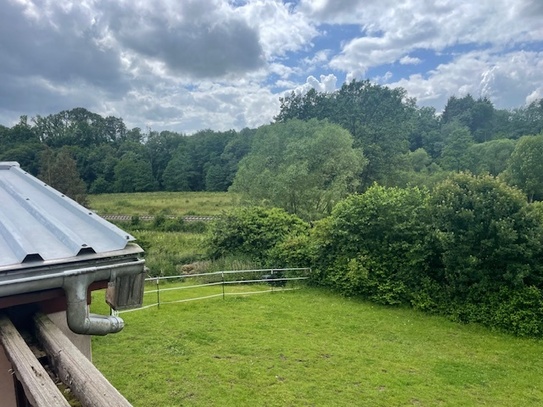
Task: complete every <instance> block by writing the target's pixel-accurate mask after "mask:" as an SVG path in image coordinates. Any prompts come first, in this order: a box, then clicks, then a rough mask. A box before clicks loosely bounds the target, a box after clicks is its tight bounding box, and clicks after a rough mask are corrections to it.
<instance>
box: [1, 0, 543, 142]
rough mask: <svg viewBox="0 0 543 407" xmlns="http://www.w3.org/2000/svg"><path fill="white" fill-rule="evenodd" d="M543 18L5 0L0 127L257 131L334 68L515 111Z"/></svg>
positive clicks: (533, 4) (427, 6)
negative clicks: (34, 121) (56, 121)
mask: <svg viewBox="0 0 543 407" xmlns="http://www.w3.org/2000/svg"><path fill="white" fill-rule="evenodd" d="M542 17H543V2H541V1H540V0H479V1H477V2H472V1H467V0H440V1H439V2H437V1H433V0H405V1H402V2H400V3H398V2H397V1H395V0H343V1H335V0H299V1H296V2H292V1H290V0H243V1H237V0H183V1H178V0H155V1H152V2H151V1H144V0H117V1H115V2H111V1H108V0H78V1H75V0H4V1H3V2H2V4H1V5H0V56H1V61H2V63H0V123H1V124H6V125H12V124H13V123H14V121H16V120H17V119H18V116H19V115H23V114H24V115H29V116H33V115H36V114H41V115H45V114H51V113H56V112H58V111H60V110H65V109H71V108H74V107H85V108H87V109H89V110H92V111H94V112H96V113H99V114H102V115H115V116H118V117H122V118H123V119H124V120H125V122H126V123H127V125H128V126H130V127H134V126H137V127H141V128H142V129H145V128H146V127H148V126H149V127H151V128H153V129H156V130H160V129H168V130H174V131H182V132H194V131H197V130H199V129H203V128H213V129H217V130H225V129H228V128H242V127H246V126H249V127H256V126H259V125H261V124H265V123H268V122H269V121H270V120H272V119H273V117H274V116H275V115H276V114H277V113H278V110H279V96H281V95H282V94H283V92H284V90H285V89H290V90H294V91H296V92H298V93H300V94H302V93H304V92H307V91H308V90H309V89H316V90H318V91H320V92H332V91H334V90H336V89H337V87H338V86H341V84H339V85H338V77H339V78H341V81H342V80H343V79H344V78H346V80H350V79H353V78H364V77H371V78H372V80H374V81H377V82H378V83H387V84H389V85H390V81H392V80H394V83H393V85H394V86H403V87H404V88H406V89H407V91H408V93H409V95H410V96H415V97H417V98H418V100H419V103H421V104H426V105H428V104H430V105H432V106H435V107H436V108H438V109H442V108H443V106H444V104H445V103H446V100H447V98H448V97H449V96H450V95H453V94H454V95H463V94H465V93H467V92H470V93H472V94H473V95H474V96H479V95H482V96H488V97H490V98H491V100H493V101H494V102H495V103H496V104H497V105H498V106H500V107H514V106H518V105H520V104H523V103H526V102H530V101H532V100H535V99H537V98H540V97H542V95H543V85H542V83H543V77H542V74H541V73H540V72H543V69H542V68H543V66H542V65H541V61H542V60H543V54H542V52H541V51H540V50H541V49H542V48H541V46H542V43H543V25H542V24H541V18H542ZM437 56H439V60H437V59H436V58H437ZM435 61H437V62H435ZM323 73H325V74H323Z"/></svg>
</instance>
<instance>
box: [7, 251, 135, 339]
mask: <svg viewBox="0 0 543 407" xmlns="http://www.w3.org/2000/svg"><path fill="white" fill-rule="evenodd" d="M144 263H145V260H140V259H137V260H133V261H129V262H124V263H120V264H107V265H103V266H94V267H83V268H75V269H68V270H64V271H58V272H55V273H48V274H43V273H37V274H34V275H29V276H25V277H22V278H14V279H10V280H4V281H0V297H2V296H8V295H16V294H23V293H30V292H36V291H42V290H49V289H54V288H62V289H63V290H64V292H65V293H66V298H67V309H66V319H67V322H68V326H69V327H70V329H71V330H72V331H73V332H75V333H78V334H82V335H107V334H108V333H115V332H119V331H120V330H121V329H123V327H124V322H123V320H122V319H121V318H119V317H116V316H103V315H95V314H89V312H88V306H87V292H88V288H89V285H90V284H91V283H93V282H95V281H104V280H106V281H114V280H115V279H116V278H117V277H123V276H130V275H136V274H140V273H143V272H144Z"/></svg>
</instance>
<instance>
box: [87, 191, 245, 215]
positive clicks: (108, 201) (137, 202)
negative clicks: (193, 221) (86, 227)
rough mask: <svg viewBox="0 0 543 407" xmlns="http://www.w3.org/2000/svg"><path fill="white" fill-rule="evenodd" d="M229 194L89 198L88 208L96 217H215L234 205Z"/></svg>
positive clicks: (149, 194) (124, 195)
mask: <svg viewBox="0 0 543 407" xmlns="http://www.w3.org/2000/svg"><path fill="white" fill-rule="evenodd" d="M237 200H238V198H237V195H235V194H231V193H228V192H145V193H143V192H142V193H130V194H100V195H90V196H89V207H90V208H91V209H93V210H95V211H96V212H97V213H98V214H99V215H130V216H136V215H139V216H143V215H158V214H162V215H173V216H185V215H201V216H213V215H218V214H220V213H221V212H222V211H224V210H228V209H230V208H232V207H233V206H235V205H236V204H237Z"/></svg>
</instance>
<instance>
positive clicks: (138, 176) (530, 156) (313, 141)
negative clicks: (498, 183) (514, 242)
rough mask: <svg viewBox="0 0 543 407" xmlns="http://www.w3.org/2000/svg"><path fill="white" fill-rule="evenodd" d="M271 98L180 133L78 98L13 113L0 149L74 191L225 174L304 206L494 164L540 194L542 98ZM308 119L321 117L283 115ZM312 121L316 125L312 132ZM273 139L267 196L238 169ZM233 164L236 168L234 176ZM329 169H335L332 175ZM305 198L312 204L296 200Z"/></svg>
mask: <svg viewBox="0 0 543 407" xmlns="http://www.w3.org/2000/svg"><path fill="white" fill-rule="evenodd" d="M280 101H281V109H280V112H279V114H278V115H277V117H275V119H274V122H273V123H271V124H269V125H265V126H262V127H260V128H258V129H248V128H247V129H243V130H241V131H234V130H230V131H225V132H218V131H212V130H202V131H199V132H197V133H195V134H193V135H190V136H189V135H186V134H182V133H176V132H171V131H161V132H156V131H152V130H147V131H142V130H141V129H140V128H133V129H128V128H127V127H126V126H125V124H124V122H123V120H122V119H121V118H116V117H112V116H109V117H105V118H104V117H102V116H100V115H98V114H95V113H92V112H89V111H88V110H86V109H83V108H75V109H72V110H68V111H62V112H60V113H57V114H52V115H49V116H45V117H42V116H36V117H33V118H31V119H29V118H28V117H26V116H23V117H21V118H20V121H19V123H17V124H16V125H14V126H13V127H11V128H8V127H5V126H0V146H2V150H1V151H0V160H9V161H18V162H19V163H20V164H21V166H22V167H23V168H24V169H25V170H27V171H29V172H30V173H32V174H34V175H38V176H40V177H41V178H42V179H44V180H45V181H46V182H48V183H49V184H51V185H53V186H57V187H59V189H61V190H62V189H67V188H68V190H65V191H63V192H65V193H67V194H68V195H71V196H75V197H80V199H84V195H85V194H86V193H111V192H145V191H156V190H167V191H226V190H228V188H230V187H231V186H232V184H233V183H234V185H235V186H234V189H235V190H238V191H239V192H241V193H242V194H245V196H246V197H247V198H250V199H251V200H253V201H254V200H255V198H258V199H260V200H261V201H264V202H266V201H273V200H275V199H282V200H283V201H284V203H283V204H282V206H284V207H285V206H287V207H288V208H289V210H290V211H292V212H294V213H300V214H303V216H305V217H315V216H317V217H318V216H323V215H324V214H327V213H329V212H330V210H331V208H332V206H333V204H334V203H335V202H336V201H337V200H338V197H342V196H343V195H344V194H345V193H347V192H352V191H358V192H362V191H365V190H366V189H367V188H369V187H370V186H371V185H372V184H373V183H374V182H377V183H379V184H380V185H384V186H407V185H419V186H420V185H432V184H434V183H436V182H438V181H439V180H442V179H444V178H445V177H446V175H447V174H448V173H450V172H459V171H466V170H468V171H471V172H472V173H474V174H482V173H489V174H491V175H494V176H497V175H500V174H503V176H504V177H505V178H506V179H507V180H508V182H510V183H512V184H514V185H517V186H518V187H520V188H521V189H523V190H524V191H525V193H526V194H527V196H528V197H529V199H531V200H539V199H542V198H543V180H542V179H541V177H543V175H542V174H543V171H541V170H540V169H539V168H540V167H541V165H543V164H542V161H543V160H540V159H539V157H541V155H540V151H541V147H539V144H540V143H541V141H540V140H539V139H538V138H534V136H535V135H538V134H540V133H541V132H542V130H543V100H537V101H534V102H532V103H530V104H529V105H526V106H522V107H519V108H516V109H512V110H499V109H496V108H495V107H494V106H493V104H492V103H491V102H490V101H489V100H488V99H486V98H479V99H474V98H473V97H472V96H471V95H466V96H464V97H460V98H459V97H455V96H453V97H450V98H449V100H448V102H447V104H446V106H445V107H444V110H443V112H442V114H437V112H436V110H435V109H433V108H429V107H418V106H417V105H416V103H415V100H413V99H412V98H409V97H408V95H407V93H406V91H405V90H403V89H402V88H395V89H390V88H388V87H386V86H381V85H378V84H373V83H371V82H369V81H356V80H354V81H352V82H350V83H346V84H344V85H343V86H342V87H341V88H340V89H339V90H337V91H335V92H332V93H323V92H317V91H315V90H310V91H309V92H308V93H306V94H304V95H298V94H295V93H292V94H290V95H288V96H285V97H284V98H281V99H280ZM311 119H314V120H317V121H319V123H321V122H327V123H328V124H326V125H322V124H289V122H291V121H292V120H298V121H301V122H303V123H309V122H310V120H311ZM334 126H337V127H334ZM317 130H319V134H320V136H318V137H315V138H313V137H312V135H313V134H316V131H317ZM324 133H326V134H324ZM523 136H530V138H529V139H527V138H525V139H523ZM272 138H275V139H276V143H275V146H276V147H277V146H279V145H281V146H282V147H281V148H284V149H286V150H284V151H283V156H282V158H281V162H280V163H279V162H277V163H268V164H270V168H271V169H272V170H270V171H271V172H268V175H269V176H268V179H267V180H264V179H263V178H262V179H261V180H260V181H261V183H260V186H261V188H260V190H261V191H262V190H264V188H262V185H265V184H266V183H267V182H268V186H271V185H272V184H273V188H271V189H270V188H268V191H272V190H273V191H275V196H272V197H270V196H267V195H266V194H261V193H260V192H261V191H260V192H259V191H257V190H256V189H255V188H254V184H255V182H252V184H253V187H251V186H250V185H249V184H251V182H249V181H250V179H248V178H251V177H253V178H254V171H257V165H256V164H255V163H256V162H257V158H255V156H258V155H260V156H262V155H263V154H269V153H271V152H272V150H273V145H272V142H271V141H270V140H271V139H272ZM287 150H288V151H287ZM351 150H352V151H351ZM515 150H517V151H515ZM538 151H539V153H538ZM249 153H254V154H252V158H251V156H250V155H249ZM538 154H539V155H538ZM332 156H333V157H334V158H333V159H332V158H331V157H332ZM343 156H347V157H348V159H346V160H342V159H341V157H343ZM308 157H313V161H311V160H310V159H308ZM244 158H246V159H245V160H244V161H242V160H243V159H244ZM324 161H326V163H321V162H324ZM321 164H322V165H321ZM238 168H241V169H242V171H241V174H240V176H239V177H238V178H239V180H238V181H236V182H234V180H235V179H236V174H238ZM274 168H275V169H274ZM258 171H260V172H261V173H262V171H261V169H260V170H258ZM243 174H245V175H243ZM289 174H290V175H289ZM300 174H306V175H307V176H306V177H301V175H300ZM309 174H311V176H312V178H313V179H312V180H309V178H310V176H309ZM337 174H343V175H344V176H343V179H341V180H340V179H335V178H334V177H335V176H336V175H337ZM272 178H275V179H276V181H275V182H272ZM317 181H318V182H320V185H317V184H316V183H318V182H317ZM321 181H322V182H321ZM270 182H272V184H269V183H270ZM305 182H307V183H309V184H311V185H312V187H311V188H307V190H306V191H304V192H303V193H302V194H300V193H299V194H296V193H295V192H293V190H292V188H291V189H289V188H288V185H292V186H296V185H297V186H300V185H305V184H304V183H305ZM236 185H237V186H236ZM278 190H281V191H279V192H277V191H278ZM315 190H318V191H321V192H322V191H328V194H327V196H325V195H326V194H325V193H324V192H323V193H315ZM330 191H332V192H330ZM288 194H290V195H291V197H290V198H288ZM304 194H305V195H304ZM307 197H309V199H310V200H312V207H311V208H304V207H301V206H300V205H301V203H302V202H305V201H306V200H307ZM302 206H303V204H302Z"/></svg>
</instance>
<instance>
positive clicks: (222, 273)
mask: <svg viewBox="0 0 543 407" xmlns="http://www.w3.org/2000/svg"><path fill="white" fill-rule="evenodd" d="M221 275H222V299H223V300H224V271H223V272H221Z"/></svg>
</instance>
